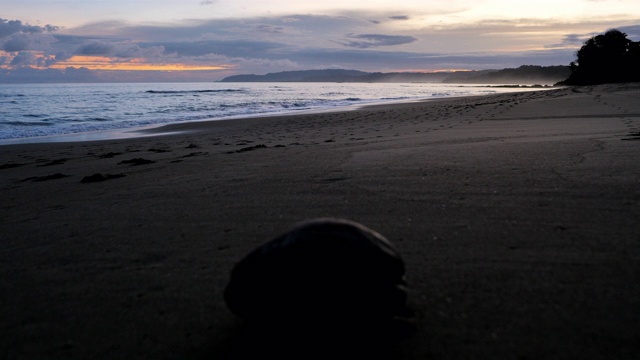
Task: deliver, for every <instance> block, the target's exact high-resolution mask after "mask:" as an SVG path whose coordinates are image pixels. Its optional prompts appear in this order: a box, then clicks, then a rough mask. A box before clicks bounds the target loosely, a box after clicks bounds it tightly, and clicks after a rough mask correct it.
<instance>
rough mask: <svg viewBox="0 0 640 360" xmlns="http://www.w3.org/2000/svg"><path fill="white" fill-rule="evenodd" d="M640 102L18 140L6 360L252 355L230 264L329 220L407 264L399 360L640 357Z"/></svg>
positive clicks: (443, 108) (6, 251)
mask: <svg viewBox="0 0 640 360" xmlns="http://www.w3.org/2000/svg"><path fill="white" fill-rule="evenodd" d="M639 96H640V84H618V85H601V86H589V87H576V88H561V89H552V90H544V91H532V92H516V93H511V92H510V93H503V94H494V95H486V96H479V97H462V98H455V99H441V100H437V101H432V100H429V101H427V102H414V103H403V104H395V105H380V106H375V107H366V108H362V109H358V110H353V111H348V112H331V113H314V114H305V115H293V116H274V117H268V118H249V119H242V120H233V121H211V122H202V123H190V124H180V125H170V126H166V127H164V128H163V130H162V131H170V132H176V134H173V135H169V136H146V137H138V138H133V139H114V140H100V141H88V142H67V143H37V144H18V145H5V146H2V147H0V150H1V151H0V204H2V205H1V206H0V219H2V220H1V221H0V240H1V241H0V276H1V278H2V280H3V281H2V282H1V283H0V293H2V294H8V295H5V296H0V318H2V319H3V321H2V322H0V358H48V359H84V358H104V359H108V358H118V357H120V358H140V357H145V358H147V357H148V358H157V359H178V358H180V359H184V358H189V359H211V358H215V359H234V357H233V354H234V353H236V350H237V349H236V348H237V346H238V344H241V343H242V341H243V335H242V325H241V322H240V321H239V320H238V319H236V318H235V317H234V316H233V315H232V314H231V313H230V312H229V310H228V309H227V308H226V305H225V304H224V301H223V296H222V294H223V291H224V288H225V286H226V284H227V282H228V280H229V272H230V271H231V269H232V268H233V266H234V264H235V263H236V262H237V261H238V260H240V259H241V258H242V257H244V256H245V255H246V254H247V253H248V252H250V251H251V250H253V249H254V248H256V247H257V246H258V245H260V244H263V243H265V242H267V241H269V240H271V239H273V238H275V237H276V236H278V235H280V234H282V233H283V232H285V231H286V230H287V229H289V228H290V227H291V226H292V225H293V224H296V223H298V222H300V221H302V220H306V219H311V218H320V217H338V218H346V219H350V220H352V221H356V222H359V223H361V224H363V225H365V226H367V227H369V228H371V229H373V230H375V231H377V232H379V233H380V234H382V235H383V236H385V237H386V238H387V239H388V240H389V241H390V242H391V243H393V244H394V245H395V247H396V248H397V250H398V253H399V254H400V256H401V257H402V258H403V259H404V262H405V267H406V280H407V283H408V286H409V298H408V305H409V308H410V309H411V310H412V311H413V312H414V319H413V321H414V324H415V326H416V328H417V333H416V334H415V335H414V336H413V337H411V338H409V339H407V340H406V341H404V342H402V343H399V344H398V345H397V349H396V350H397V354H398V356H397V357H396V358H398V359H407V360H409V359H425V358H429V359H465V358H474V359H498V360H500V359H505V360H506V359H513V358H517V357H520V358H530V359H537V358H548V359H566V358H581V359H601V358H632V357H633V356H635V355H636V354H637V353H638V352H639V351H640V345H639V344H640V330H639V329H638V326H637V324H638V323H640V310H639V309H638V307H637V306H636V305H637V299H638V298H640V281H638V274H640V247H638V239H639V238H638V219H640V162H638V158H639V156H640V103H638V101H637V99H638V98H639ZM155 131H158V130H155ZM337 326H339V324H337ZM245 340H246V339H245ZM250 345H251V344H249V346H250ZM301 358H304V354H303V356H302V357H301Z"/></svg>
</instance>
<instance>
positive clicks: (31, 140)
mask: <svg viewBox="0 0 640 360" xmlns="http://www.w3.org/2000/svg"><path fill="white" fill-rule="evenodd" d="M461 87H465V86H461ZM467 87H481V88H491V87H495V88H502V87H500V86H467ZM508 88H509V89H513V92H514V93H517V92H529V91H545V90H550V89H551V88H533V87H526V86H525V87H522V86H518V87H508ZM516 89H519V91H518V90H516ZM490 95H495V94H487V95H470V96H469V97H472V96H490ZM460 97H467V96H446V97H432V98H415V99H405V100H382V99H380V100H376V101H371V102H368V103H364V104H355V105H343V106H334V107H327V108H318V109H308V110H289V111H284V112H273V113H259V114H252V115H233V116H226V117H221V118H216V117H212V118H208V119H201V120H189V121H180V122H174V123H159V124H154V125H144V126H134V127H128V128H113V129H106V130H96V131H87V132H78V133H68V134H58V135H45V136H34V137H26V138H8V139H0V146H4V145H14V144H36V143H58V142H82V141H100V140H117V139H130V138H131V139H132V138H137V137H145V136H150V135H148V134H149V133H157V134H158V135H159V134H161V133H162V132H163V131H155V130H154V129H161V128H163V127H165V126H172V125H185V124H186V125H187V126H188V124H197V123H202V122H213V121H227V120H229V121H238V120H240V121H242V120H243V119H254V118H274V117H282V116H297V115H307V114H318V113H333V112H343V111H353V110H358V109H363V108H367V107H371V106H373V107H375V106H388V105H397V104H404V103H409V104H410V103H415V102H424V101H438V100H447V99H455V98H460Z"/></svg>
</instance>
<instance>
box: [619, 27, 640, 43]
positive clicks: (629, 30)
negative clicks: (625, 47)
mask: <svg viewBox="0 0 640 360" xmlns="http://www.w3.org/2000/svg"><path fill="white" fill-rule="evenodd" d="M618 30H620V31H622V32H623V33H625V34H627V38H628V39H631V40H633V41H640V25H632V26H621V27H619V28H618Z"/></svg>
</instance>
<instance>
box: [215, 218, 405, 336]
mask: <svg viewBox="0 0 640 360" xmlns="http://www.w3.org/2000/svg"><path fill="white" fill-rule="evenodd" d="M404 273H405V267H404V262H403V261H402V259H401V258H400V256H399V254H398V252H397V251H396V250H395V249H394V247H393V246H392V245H391V243H390V242H389V241H388V240H387V239H385V238H384V237H383V236H382V235H380V234H378V233H377V232H375V231H373V230H371V229H368V228H366V227H365V226H363V225H360V224H358V223H355V222H351V221H347V220H339V219H317V220H312V221H307V222H304V223H301V224H299V225H297V226H295V227H294V228H293V229H292V230H290V231H289V232H287V233H285V234H283V235H281V236H279V237H278V238H276V239H274V240H272V241H270V242H268V243H266V244H264V245H262V246H260V247H258V248H257V249H255V250H254V251H252V252H251V253H249V254H248V255H247V256H246V257H245V258H243V259H242V260H241V261H240V262H239V263H237V264H236V266H235V267H234V269H233V271H232V272H231V279H230V282H229V284H228V285H227V288H226V289H225V293H224V298H225V301H226V303H227V306H228V307H229V309H230V310H231V311H232V312H233V313H234V314H236V315H237V316H239V317H241V318H243V319H245V320H248V321H250V322H251V321H267V322H268V323H273V322H287V321H288V322H302V321H304V322H314V323H316V324H326V323H334V324H335V325H336V326H337V327H339V326H340V325H339V324H340V323H345V321H346V322H347V323H353V324H359V326H368V325H363V324H383V323H388V322H391V321H392V319H393V318H395V317H402V316H403V314H406V308H405V304H406V300H407V294H406V289H405V285H406V284H405V280H404Z"/></svg>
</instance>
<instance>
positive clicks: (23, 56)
mask: <svg viewBox="0 0 640 360" xmlns="http://www.w3.org/2000/svg"><path fill="white" fill-rule="evenodd" d="M35 59H36V58H35V56H34V55H33V54H32V53H30V52H28V51H21V52H19V53H18V55H16V56H15V57H14V58H13V59H12V60H11V63H9V65H11V66H15V67H22V66H29V65H34V64H35Z"/></svg>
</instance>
